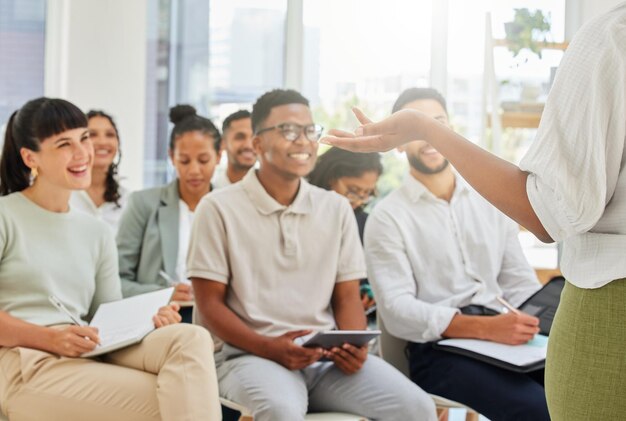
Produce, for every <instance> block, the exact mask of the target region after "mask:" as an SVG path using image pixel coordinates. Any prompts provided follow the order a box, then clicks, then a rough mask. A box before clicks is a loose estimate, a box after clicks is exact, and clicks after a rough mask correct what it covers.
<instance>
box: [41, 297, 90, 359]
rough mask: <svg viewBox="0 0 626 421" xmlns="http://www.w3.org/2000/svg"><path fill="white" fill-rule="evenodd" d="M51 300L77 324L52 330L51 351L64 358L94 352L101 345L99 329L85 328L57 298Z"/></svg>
mask: <svg viewBox="0 0 626 421" xmlns="http://www.w3.org/2000/svg"><path fill="white" fill-rule="evenodd" d="M49 300H50V302H51V303H52V304H53V305H54V306H55V307H56V308H57V309H59V310H60V311H61V312H63V313H64V314H65V315H67V316H68V317H69V318H70V320H72V322H74V324H75V325H71V326H67V327H64V328H61V329H56V328H51V329H50V332H51V338H50V342H51V351H53V352H54V353H55V354H58V355H62V356H64V357H79V356H80V355H82V354H84V353H85V352H89V351H92V350H93V349H94V348H95V347H96V346H97V345H98V344H99V343H100V338H99V337H98V329H96V328H94V327H89V326H84V323H83V322H82V321H80V320H78V319H77V318H76V317H74V315H73V314H72V313H71V312H70V311H69V310H68V309H67V308H66V307H65V306H64V305H63V303H62V302H61V301H59V299H57V298H56V297H54V296H50V297H49Z"/></svg>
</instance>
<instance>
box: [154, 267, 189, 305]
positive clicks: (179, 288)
mask: <svg viewBox="0 0 626 421" xmlns="http://www.w3.org/2000/svg"><path fill="white" fill-rule="evenodd" d="M159 275H160V276H161V277H162V278H163V279H165V280H166V281H167V283H168V286H172V287H174V294H173V295H172V301H179V302H186V301H193V288H192V287H191V284H190V283H189V282H177V281H175V280H174V279H172V277H171V276H169V275H168V274H167V273H166V272H165V271H163V270H160V271H159Z"/></svg>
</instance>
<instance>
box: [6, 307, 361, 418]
mask: <svg viewBox="0 0 626 421" xmlns="http://www.w3.org/2000/svg"><path fill="white" fill-rule="evenodd" d="M197 311H198V310H197V307H196V306H194V309H193V312H192V316H191V322H192V323H193V324H197V325H200V324H199V323H197V321H198V314H197ZM220 403H221V404H222V406H225V407H226V408H230V409H232V410H235V411H237V412H239V414H240V416H239V421H253V420H254V416H253V415H252V411H251V410H250V409H248V408H247V407H245V406H244V405H241V404H240V403H237V402H233V401H231V400H228V399H226V398H223V397H221V396H220ZM0 416H1V414H0ZM305 420H307V421H367V418H363V417H362V416H360V415H353V414H346V413H343V412H316V413H310V414H307V415H306V417H305ZM0 421H2V420H1V419H0Z"/></svg>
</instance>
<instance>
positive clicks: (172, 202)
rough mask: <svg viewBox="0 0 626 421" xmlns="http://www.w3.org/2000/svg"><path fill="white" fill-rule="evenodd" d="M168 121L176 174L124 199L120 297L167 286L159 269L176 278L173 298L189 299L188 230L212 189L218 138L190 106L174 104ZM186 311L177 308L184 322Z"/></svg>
mask: <svg viewBox="0 0 626 421" xmlns="http://www.w3.org/2000/svg"><path fill="white" fill-rule="evenodd" d="M170 120H171V122H172V123H174V128H173V129H172V134H171V136H170V145H169V156H170V159H171V160H172V164H173V165H174V168H175V169H176V175H177V177H176V179H175V180H174V181H173V182H171V183H170V184H168V185H165V186H161V187H155V188H151V189H147V190H141V191H138V192H135V193H133V194H131V195H130V197H129V198H128V202H127V204H126V208H125V210H124V213H123V214H122V217H121V220H120V224H119V229H118V234H117V248H118V253H119V270H120V278H121V280H122V293H123V294H124V296H125V297H128V296H132V295H137V294H141V293H144V292H149V291H154V290H157V289H161V288H164V287H167V286H168V285H169V282H168V281H167V280H166V279H164V277H163V276H161V275H160V274H159V272H160V271H164V272H165V273H166V274H167V275H168V277H169V278H171V279H172V280H174V281H175V283H176V290H175V292H174V296H173V300H174V301H179V302H186V301H187V302H188V301H192V300H193V291H192V289H191V285H190V284H189V283H188V282H187V280H186V276H185V259H186V254H187V244H188V241H189V231H190V229H191V225H192V219H193V212H194V210H195V208H196V205H197V204H198V202H199V201H200V199H201V198H202V196H204V195H205V194H207V193H209V192H210V191H211V184H210V182H211V177H212V176H213V171H214V170H215V166H216V165H217V163H218V162H219V159H220V142H221V137H220V133H219V131H218V129H217V128H216V127H215V125H214V124H213V123H212V122H211V121H210V120H209V119H207V118H204V117H200V116H198V115H197V114H196V110H195V109H194V108H193V107H191V106H189V105H178V106H176V107H173V108H172V109H171V110H170ZM188 313H189V314H183V313H181V314H183V317H184V319H187V320H186V321H189V319H190V314H191V312H190V311H188ZM185 316H187V317H185Z"/></svg>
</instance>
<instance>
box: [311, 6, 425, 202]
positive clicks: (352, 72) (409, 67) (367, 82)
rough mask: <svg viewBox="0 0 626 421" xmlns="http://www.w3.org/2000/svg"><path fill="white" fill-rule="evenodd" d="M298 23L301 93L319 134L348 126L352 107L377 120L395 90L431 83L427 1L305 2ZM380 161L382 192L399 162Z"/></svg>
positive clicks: (394, 181) (392, 183) (401, 166)
mask: <svg viewBox="0 0 626 421" xmlns="http://www.w3.org/2000/svg"><path fill="white" fill-rule="evenodd" d="M303 21H304V48H303V49H304V53H303V86H302V88H303V89H302V90H303V93H304V95H305V96H306V97H308V98H309V99H310V100H311V105H312V108H313V113H314V116H315V119H316V121H317V122H319V123H320V124H322V125H323V126H324V127H325V128H326V129H329V128H344V129H353V128H354V127H355V126H356V125H357V122H356V120H355V118H354V117H353V115H352V112H351V111H350V108H351V106H354V105H357V106H359V107H360V108H362V109H363V110H364V111H365V112H366V113H367V114H368V115H370V116H371V117H372V118H375V119H379V118H382V117H384V116H386V115H388V114H389V113H390V112H391V106H392V105H393V102H394V101H395V99H396V98H397V96H398V95H399V93H400V92H401V91H402V90H404V89H406V88H408V87H412V86H429V85H430V82H429V77H430V65H431V63H430V46H431V21H432V9H431V2H429V1H414V2H408V1H403V0H388V1H385V2H381V1H378V0H343V1H334V0H304V18H303ZM383 160H384V163H385V168H386V171H385V174H384V176H383V177H382V179H381V181H380V183H379V190H380V191H381V193H382V194H383V195H384V194H386V193H387V192H389V191H390V190H392V189H394V188H396V187H397V186H398V185H399V183H400V181H401V178H402V176H403V174H404V173H405V168H406V163H405V160H404V159H403V157H402V156H399V155H398V154H397V153H396V152H390V153H387V154H385V156H384V157H383Z"/></svg>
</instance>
